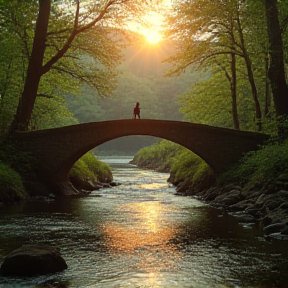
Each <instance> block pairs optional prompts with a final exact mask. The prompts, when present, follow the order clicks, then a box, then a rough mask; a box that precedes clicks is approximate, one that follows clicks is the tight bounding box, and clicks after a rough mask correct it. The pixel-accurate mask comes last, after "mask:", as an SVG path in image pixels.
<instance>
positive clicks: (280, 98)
mask: <svg viewBox="0 0 288 288" xmlns="http://www.w3.org/2000/svg"><path fill="white" fill-rule="evenodd" d="M265 9H266V18H267V30H268V37H269V44H270V47H269V55H270V66H269V71H268V76H269V79H270V85H271V90H272V94H273V100H274V104H275V110H276V116H277V117H278V121H279V130H278V133H279V134H280V136H281V134H283V133H284V134H286V136H287V134H288V131H287V128H286V129H285V128H283V127H281V126H282V125H281V122H282V121H283V120H285V118H287V117H288V87H287V83H286V81H285V69H284V58H283V42H282V36H281V29H280V24H279V18H278V9H277V0H265ZM283 129H284V130H283Z"/></svg>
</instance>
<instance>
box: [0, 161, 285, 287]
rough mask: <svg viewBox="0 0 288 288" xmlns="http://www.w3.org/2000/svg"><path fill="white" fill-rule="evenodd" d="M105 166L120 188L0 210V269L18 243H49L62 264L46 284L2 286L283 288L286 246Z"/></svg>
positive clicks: (5, 283)
mask: <svg viewBox="0 0 288 288" xmlns="http://www.w3.org/2000/svg"><path fill="white" fill-rule="evenodd" d="M107 162H110V163H111V166H112V167H113V170H114V171H113V173H114V179H115V181H116V182H121V183H122V185H120V186H117V187H114V188H112V189H104V190H100V191H95V192H93V193H92V194H91V196H89V197H87V198H82V199H72V200H65V201H63V200H61V201H55V202H54V201H52V202H49V203H43V202H42V203H41V202H38V203H26V204H24V203H23V204H17V205H16V204H15V205H11V206H8V207H4V208H1V209H0V217H1V218H0V263H1V262H2V260H3V258H4V257H5V255H7V254H8V253H9V252H10V251H11V250H13V249H15V248H18V247H19V246H21V245H22V244H23V243H47V244H54V245H56V246H58V247H60V249H61V253H62V256H63V257H64V259H65V260H66V262H67V264H68V269H67V270H65V271H63V272H61V273H57V274H53V275H48V276H47V275H46V276H39V277H33V278H15V277H8V278H4V277H0V287H1V288H4V287H5V288H10V287H38V288H43V287H59V288H60V287H61V288H65V287H66V288H68V287H69V288H71V287H89V288H90V287H143V288H144V287H151V288H156V287H195V288H198V287H199V288H202V287H217V288H218V287H255V288H256V287H257V288H268V287H288V277H287V271H288V265H287V254H288V253H287V248H286V246H287V243H283V242H266V241H264V239H263V237H262V235H261V233H260V232H259V230H258V229H257V227H248V226H246V227H245V226H242V225H240V224H238V223H237V222H236V221H235V219H233V218H231V217H228V216H227V215H225V214H223V213H222V212H221V211H218V210H215V209H212V208H210V207H207V206H206V205H204V204H203V203H201V202H199V201H197V200H195V199H193V198H188V197H179V196H175V195H174V193H175V189H174V188H173V187H169V185H168V184H167V182H166V179H167V178H168V174H163V173H155V172H151V171H143V170H140V169H137V168H136V167H134V166H132V165H129V164H124V163H125V162H126V163H127V162H128V161H127V159H126V160H117V161H116V160H115V159H114V160H111V159H110V160H107ZM99 196H101V197H99Z"/></svg>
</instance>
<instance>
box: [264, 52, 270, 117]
mask: <svg viewBox="0 0 288 288" xmlns="http://www.w3.org/2000/svg"><path fill="white" fill-rule="evenodd" d="M268 70H269V57H268V56H267V57H266V58H265V109H264V116H265V117H270V106H271V96H270V83H269V77H268Z"/></svg>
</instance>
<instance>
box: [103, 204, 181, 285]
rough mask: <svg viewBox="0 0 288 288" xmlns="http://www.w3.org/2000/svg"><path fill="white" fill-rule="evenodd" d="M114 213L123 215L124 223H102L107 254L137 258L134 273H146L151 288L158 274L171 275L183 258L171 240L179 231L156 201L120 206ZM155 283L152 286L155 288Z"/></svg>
mask: <svg viewBox="0 0 288 288" xmlns="http://www.w3.org/2000/svg"><path fill="white" fill-rule="evenodd" d="M117 210H118V211H119V212H120V213H122V212H124V213H125V214H126V215H125V222H124V223H123V221H119V222H118V221H117V222H116V221H111V222H108V223H105V226H104V227H103V233H104V238H105V242H106V245H107V248H108V250H109V251H110V253H118V254H127V253H129V254H133V256H134V257H136V258H137V260H136V261H135V264H134V266H133V267H132V268H133V270H138V271H141V274H142V273H144V274H146V276H147V280H149V281H148V282H149V283H150V282H151V283H150V284H151V285H152V282H153V283H154V282H155V281H156V280H157V279H159V274H160V273H162V272H167V271H170V272H171V269H172V270H173V267H176V266H177V262H178V261H179V259H181V257H182V252H181V251H180V250H179V249H178V248H177V245H176V244H175V240H174V239H175V238H176V237H177V235H178V234H179V233H180V231H179V228H177V226H175V225H173V224H172V223H171V221H170V222H169V221H168V219H166V218H165V215H164V214H165V209H164V208H163V205H161V204H160V203H159V202H143V203H141V202H140V203H129V204H122V205H118V206H117ZM165 219H166V220H165ZM122 220H123V219H122ZM160 278H161V277H160ZM156 282H157V281H156ZM154 284H155V283H154ZM154 284H153V286H151V287H158V286H157V285H154Z"/></svg>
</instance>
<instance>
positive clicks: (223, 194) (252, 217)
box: [196, 184, 288, 240]
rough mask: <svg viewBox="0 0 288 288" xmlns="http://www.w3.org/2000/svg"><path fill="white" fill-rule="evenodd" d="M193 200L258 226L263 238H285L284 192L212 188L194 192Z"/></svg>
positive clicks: (287, 202)
mask: <svg viewBox="0 0 288 288" xmlns="http://www.w3.org/2000/svg"><path fill="white" fill-rule="evenodd" d="M196 197H197V198H199V199H200V200H203V201H205V202H206V203H209V205H211V206H213V207H216V208H218V209H225V210H226V211H228V212H229V214H230V215H232V216H234V217H236V218H237V219H238V221H239V222H240V223H260V225H261V226H263V227H264V229H263V232H264V234H265V236H269V237H270V236H271V237H273V238H275V237H276V238H277V239H281V240H287V239H288V237H287V234H288V191H286V190H284V189H283V188H280V187H279V186H277V185H269V186H265V185H263V186H262V187H261V186H259V185H255V186H253V187H249V188H247V187H246V188H241V187H240V186H237V185H233V184H229V185H226V186H222V187H217V186H215V187H211V188H210V189H208V190H206V191H201V192H198V193H197V194H196ZM284 236H285V237H284Z"/></svg>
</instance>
